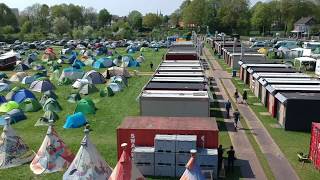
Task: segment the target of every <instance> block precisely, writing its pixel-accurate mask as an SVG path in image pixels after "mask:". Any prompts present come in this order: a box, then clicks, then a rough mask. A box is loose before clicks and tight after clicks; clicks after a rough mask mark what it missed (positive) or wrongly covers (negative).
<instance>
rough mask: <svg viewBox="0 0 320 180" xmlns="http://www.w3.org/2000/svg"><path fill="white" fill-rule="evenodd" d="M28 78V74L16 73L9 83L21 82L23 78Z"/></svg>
mask: <svg viewBox="0 0 320 180" xmlns="http://www.w3.org/2000/svg"><path fill="white" fill-rule="evenodd" d="M26 76H28V74H27V73H26V72H17V73H15V74H14V75H12V76H11V77H10V79H9V81H12V82H21V81H22V79H23V78H24V77H26Z"/></svg>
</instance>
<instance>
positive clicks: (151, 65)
mask: <svg viewBox="0 0 320 180" xmlns="http://www.w3.org/2000/svg"><path fill="white" fill-rule="evenodd" d="M150 69H151V71H153V63H152V61H151V62H150Z"/></svg>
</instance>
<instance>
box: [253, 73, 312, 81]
mask: <svg viewBox="0 0 320 180" xmlns="http://www.w3.org/2000/svg"><path fill="white" fill-rule="evenodd" d="M253 77H254V78H256V79H258V78H263V77H273V78H283V77H286V78H311V76H310V75H307V74H303V73H297V72H291V73H277V72H257V73H254V74H253Z"/></svg>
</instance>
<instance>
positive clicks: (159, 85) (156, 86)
mask: <svg viewBox="0 0 320 180" xmlns="http://www.w3.org/2000/svg"><path fill="white" fill-rule="evenodd" d="M144 89H145V90H173V91H178V90H182V91H206V90H207V88H206V85H205V84H204V83H184V82H183V83H175V82H169V83H163V82H149V83H148V84H147V85H146V86H145V88H144Z"/></svg>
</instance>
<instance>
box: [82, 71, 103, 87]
mask: <svg viewBox="0 0 320 180" xmlns="http://www.w3.org/2000/svg"><path fill="white" fill-rule="evenodd" d="M82 79H87V80H88V81H89V82H90V83H92V84H104V83H105V82H106V80H105V78H104V77H103V76H102V74H101V73H99V72H97V71H95V70H91V71H89V72H87V73H86V74H85V75H84V76H83V78H82Z"/></svg>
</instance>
